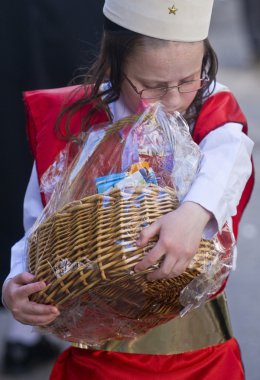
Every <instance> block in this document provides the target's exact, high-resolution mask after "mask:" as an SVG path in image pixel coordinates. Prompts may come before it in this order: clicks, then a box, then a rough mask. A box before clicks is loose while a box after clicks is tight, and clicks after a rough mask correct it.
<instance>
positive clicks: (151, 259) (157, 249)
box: [135, 241, 164, 272]
mask: <svg viewBox="0 0 260 380" xmlns="http://www.w3.org/2000/svg"><path fill="white" fill-rule="evenodd" d="M163 252H164V251H163V248H162V246H161V244H160V242H159V241H158V242H157V244H156V245H155V246H154V247H153V248H152V249H151V251H150V252H148V253H147V255H146V256H145V257H144V258H143V260H142V261H140V262H139V263H138V264H137V265H136V266H135V271H136V272H141V271H143V270H146V269H147V268H149V267H150V266H152V265H154V264H156V263H157V262H158V260H159V259H160V258H161V257H162V256H163V255H164V253H163Z"/></svg>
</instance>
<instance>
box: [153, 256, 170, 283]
mask: <svg viewBox="0 0 260 380" xmlns="http://www.w3.org/2000/svg"><path fill="white" fill-rule="evenodd" d="M175 264H176V259H175V257H174V256H170V255H167V254H166V255H165V257H164V260H163V262H162V263H161V265H160V268H158V269H157V270H155V271H154V272H152V273H149V275H148V276H147V279H148V280H149V281H154V280H160V279H162V278H169V277H171V274H172V272H173V268H174V265H175Z"/></svg>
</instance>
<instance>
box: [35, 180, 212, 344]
mask: <svg viewBox="0 0 260 380" xmlns="http://www.w3.org/2000/svg"><path fill="white" fill-rule="evenodd" d="M177 206H178V200H177V197H176V193H175V191H174V190H173V189H171V188H168V187H166V188H161V187H159V186H156V185H149V186H147V187H145V188H135V189H133V188H132V189H129V191H127V192H124V193H123V192H122V191H120V190H119V189H113V190H112V191H111V192H110V193H109V194H108V195H93V196H89V197H86V198H84V199H82V200H80V201H75V202H72V203H70V204H68V205H67V206H65V207H64V208H63V209H62V210H60V211H59V212H56V213H55V214H53V215H52V216H51V217H50V218H49V219H47V220H46V221H45V222H43V223H42V224H40V225H39V227H38V228H37V229H36V230H35V231H34V232H33V234H32V235H31V236H30V239H29V271H30V272H31V273H33V274H35V275H36V277H37V279H38V280H44V281H45V282H46V283H47V284H48V285H47V287H46V288H45V289H44V290H43V291H41V292H39V293H36V294H34V295H33V296H32V300H33V301H35V302H38V303H44V304H54V305H58V306H59V308H60V310H64V313H66V311H68V309H71V308H73V307H74V308H76V306H77V305H79V303H80V306H81V310H83V309H82V307H83V308H84V307H85V309H86V308H88V309H91V308H92V311H93V313H94V316H95V318H93V313H92V318H93V319H92V321H95V322H97V321H98V318H99V317H100V315H102V313H104V312H105V311H104V305H105V307H106V312H108V313H109V312H110V311H111V312H112V314H113V313H114V315H116V318H118V319H120V318H121V320H122V321H123V320H124V321H125V322H124V326H127V330H129V331H130V330H131V333H132V332H135V333H142V332H145V331H147V330H148V329H149V328H151V327H154V326H156V325H158V324H160V323H162V322H165V321H166V320H167V319H168V318H172V317H173V316H175V315H177V314H178V313H179V311H180V309H181V307H182V306H181V305H180V302H179V296H180V292H181V290H182V289H183V288H184V287H185V286H186V285H187V284H189V283H190V282H191V281H192V280H193V279H194V278H195V277H196V276H198V275H199V274H200V273H202V272H203V271H204V270H205V263H207V262H209V261H210V260H212V258H213V256H214V253H215V249H214V242H213V241H208V240H202V241H201V244H200V247H199V250H198V252H197V254H196V255H195V258H194V260H193V262H192V265H191V266H190V267H189V268H188V269H187V270H186V271H185V272H184V273H183V274H182V275H180V276H178V277H176V278H173V279H170V280H158V281H155V282H148V281H147V280H146V274H147V272H149V271H152V270H154V269H155V268H150V269H149V270H147V271H145V272H142V273H135V272H134V271H133V268H134V266H135V265H136V264H137V263H138V262H139V261H140V260H141V259H142V258H143V257H144V255H145V254H146V252H147V251H149V250H150V249H151V248H152V247H153V246H154V244H155V242H156V239H154V240H153V241H150V243H149V245H148V246H147V247H145V248H140V247H137V246H136V244H135V241H136V239H137V236H138V234H139V232H140V230H141V229H142V228H143V227H144V226H145V225H147V224H150V223H152V222H154V221H155V220H156V219H157V218H158V217H160V216H161V215H163V214H165V213H168V212H170V211H172V210H174V209H176V208H177ZM100 305H103V306H102V307H101V308H100ZM102 308H103V310H101V309H102ZM83 314H84V313H81V318H80V319H79V320H78V321H76V323H75V321H74V322H73V324H72V323H71V321H69V316H68V315H67V319H68V320H67V321H65V319H64V315H63V316H62V313H61V319H60V322H59V321H58V322H56V325H55V324H54V325H52V328H53V330H52V332H54V333H56V334H57V335H60V334H62V333H64V331H65V330H68V329H70V336H72V337H73V339H72V340H75V339H79V338H81V339H82V336H83V338H84V334H83V332H82V331H84V333H85V335H86V339H87V337H88V338H89V336H90V335H91V327H89V323H88V322H89V321H88V322H87V321H86V323H85V324H84V315H83ZM85 317H86V314H85ZM59 318H60V317H59ZM86 319H87V318H86ZM126 321H127V323H126ZM129 321H131V322H129ZM107 323H110V330H109V331H110V332H109V333H108V332H106V333H105V334H103V335H102V334H101V335H102V339H103V340H106V339H108V338H109V337H110V338H113V335H114V334H115V331H113V332H111V320H110V322H107ZM79 325H80V326H81V328H80V330H77V326H79ZM119 325H120V324H119ZM83 327H85V329H84V328H83ZM73 329H74V330H73ZM79 331H80V334H79ZM121 332H122V324H121ZM82 334H83V335H82ZM95 334H96V336H97V335H98V333H97V331H96V332H95ZM109 334H110V335H109ZM129 334H130V332H129ZM78 335H79V336H78ZM121 335H122V336H124V335H126V331H125V330H124V333H122V334H121ZM117 337H118V338H120V333H118V331H117ZM70 340H71V339H70Z"/></svg>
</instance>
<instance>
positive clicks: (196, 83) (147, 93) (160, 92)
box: [124, 75, 209, 99]
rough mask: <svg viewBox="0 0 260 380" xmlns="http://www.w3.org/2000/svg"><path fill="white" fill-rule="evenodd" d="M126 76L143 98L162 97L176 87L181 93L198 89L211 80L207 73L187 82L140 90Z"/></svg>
mask: <svg viewBox="0 0 260 380" xmlns="http://www.w3.org/2000/svg"><path fill="white" fill-rule="evenodd" d="M124 77H125V79H126V80H127V82H128V83H129V84H130V86H131V87H132V89H133V90H134V91H135V92H136V93H137V94H138V95H139V96H140V98H141V99H161V98H163V97H164V96H165V95H166V94H167V93H168V91H169V90H173V89H176V90H178V91H179V92H180V93H184V94H185V93H188V92H194V91H198V90H200V89H201V88H203V87H204V86H205V85H206V83H207V82H208V81H209V77H208V75H206V76H205V77H204V78H200V79H195V80H189V81H187V82H183V83H181V84H178V85H177V86H170V87H154V88H144V89H143V90H141V91H138V89H137V87H136V86H135V85H134V84H133V82H132V81H131V80H130V79H129V78H128V77H127V76H126V75H124Z"/></svg>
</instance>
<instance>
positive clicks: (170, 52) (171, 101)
mask: <svg viewBox="0 0 260 380" xmlns="http://www.w3.org/2000/svg"><path fill="white" fill-rule="evenodd" d="M203 54H204V45H203V42H193V43H183V42H182V43H178V42H168V43H167V42H166V43H163V44H161V45H158V44H157V45H156V46H152V44H147V45H144V46H142V47H138V48H136V50H135V52H134V54H133V55H132V56H131V57H130V58H129V59H128V61H127V63H126V65H125V68H124V74H125V75H126V76H127V77H128V78H129V79H130V80H131V82H132V83H133V84H134V85H135V86H136V88H137V90H138V91H141V90H143V89H145V88H154V87H170V86H176V85H179V84H181V83H183V82H186V81H189V80H194V79H199V78H201V66H202V60H203ZM196 94H197V91H195V92H189V93H180V92H179V91H178V89H173V90H169V91H168V92H167V94H166V95H164V97H163V98H162V99H161V102H162V103H163V104H164V106H165V107H166V109H167V111H169V112H174V111H179V112H185V111H186V110H187V108H188V107H189V106H190V104H191V103H192V102H193V100H194V98H195V96H196ZM122 96H123V99H124V102H125V104H126V105H127V107H128V108H129V109H130V110H131V111H132V112H136V110H137V108H138V105H139V102H140V96H139V95H138V94H137V93H136V92H135V91H134V89H133V88H132V87H131V85H130V84H129V82H128V81H127V80H126V79H124V80H123V83H122ZM155 100H159V99H155ZM146 101H147V100H146ZM149 102H154V100H149Z"/></svg>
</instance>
